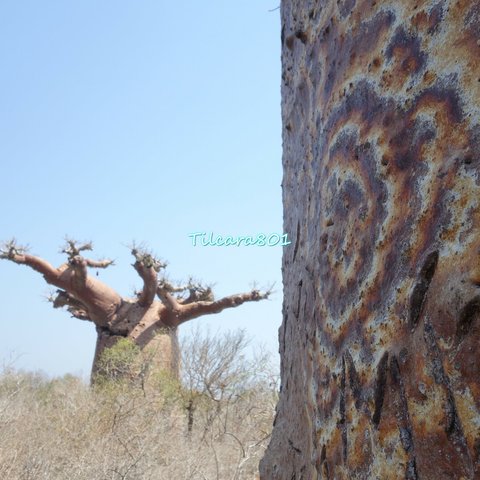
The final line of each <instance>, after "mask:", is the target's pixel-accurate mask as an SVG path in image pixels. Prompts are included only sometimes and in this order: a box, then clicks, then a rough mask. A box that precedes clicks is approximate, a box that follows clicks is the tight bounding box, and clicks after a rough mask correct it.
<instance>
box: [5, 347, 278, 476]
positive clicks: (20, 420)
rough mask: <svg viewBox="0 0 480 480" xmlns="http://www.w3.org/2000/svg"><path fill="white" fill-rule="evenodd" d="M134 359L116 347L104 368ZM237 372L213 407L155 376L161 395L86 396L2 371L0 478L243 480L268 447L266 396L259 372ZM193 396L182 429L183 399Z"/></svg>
mask: <svg viewBox="0 0 480 480" xmlns="http://www.w3.org/2000/svg"><path fill="white" fill-rule="evenodd" d="M135 353H138V352H136V350H135V349H132V348H131V345H128V344H123V345H120V347H119V348H118V349H116V348H115V349H114V351H113V352H112V351H111V352H110V353H109V355H108V356H107V360H106V364H108V365H109V366H111V367H112V368H119V367H121V368H123V367H124V366H128V365H130V366H131V363H130V361H131V360H132V358H134V357H135V355H134V354H135ZM205 359H206V360H205V361H206V362H207V364H208V362H211V361H212V360H211V359H210V360H208V355H207V357H205ZM242 362H244V363H243V365H244V370H245V371H244V372H243V373H242V375H240V377H241V378H242V382H241V384H238V385H237V386H236V387H235V388H231V389H230V390H228V395H224V398H222V399H220V398H218V397H217V396H214V397H212V396H211V395H209V394H208V391H206V390H205V389H204V388H203V387H204V386H202V383H201V382H200V383H198V384H196V387H195V388H191V386H188V385H180V384H179V383H178V382H177V381H175V380H174V379H171V378H170V377H168V376H162V375H163V374H158V384H159V385H160V386H162V387H161V388H159V389H158V391H156V392H150V391H149V392H145V391H144V390H142V388H138V386H135V385H132V384H129V383H128V382H124V381H119V382H109V383H105V384H104V385H103V386H102V387H99V388H90V387H89V386H88V385H87V384H85V383H84V382H83V381H81V380H80V379H79V378H77V377H74V376H72V375H66V376H64V377H61V378H54V379H50V378H48V377H46V376H45V375H42V374H37V373H27V372H20V371H15V370H11V369H10V370H5V371H4V372H3V373H2V374H1V375H0V478H1V479H3V480H33V479H40V478H44V479H49V480H67V479H68V480H97V479H98V480H107V479H108V480H110V479H111V480H114V479H124V480H148V479H152V480H157V479H170V478H172V479H173V478H174V479H177V478H178V479H191V480H196V479H199V480H200V479H202V480H210V479H212V480H213V479H215V480H220V479H221V480H225V479H232V480H234V479H235V480H243V479H249V480H252V479H253V478H254V476H255V475H256V474H257V465H258V462H259V460H260V458H261V456H262V455H263V452H264V449H265V447H266V443H267V442H268V438H269V434H270V430H271V426H272V421H273V415H274V407H275V398H276V390H275V387H274V386H273V387H272V386H269V384H268V382H265V381H264V377H265V375H270V374H269V372H268V371H267V370H266V369H262V372H259V371H256V372H254V371H252V370H251V369H250V367H251V365H250V364H249V363H248V362H246V361H245V360H242ZM242 362H240V366H241V364H242ZM238 366H239V365H237V367H238ZM235 372H237V373H239V371H238V370H235ZM245 372H249V373H248V375H244V373H245ZM262 375H263V377H262ZM240 377H239V378H240ZM209 378H210V377H209ZM222 378H223V380H222V383H221V385H223V384H224V380H225V378H224V377H222ZM227 380H228V379H227ZM221 385H220V387H221V388H224V387H222V386H221ZM195 389H197V390H195ZM225 389H226V386H225ZM225 391H226V390H225ZM215 392H216V393H215V395H216V394H217V393H218V390H215ZM197 394H198V399H197V397H195V398H196V400H195V421H194V422H193V424H191V425H190V427H189V421H188V410H187V409H186V408H185V407H186V405H188V401H187V402H186V399H187V400H188V398H189V395H194V396H195V395H197ZM197 400H198V401H197Z"/></svg>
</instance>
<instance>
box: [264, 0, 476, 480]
mask: <svg viewBox="0 0 480 480" xmlns="http://www.w3.org/2000/svg"><path fill="white" fill-rule="evenodd" d="M281 14H282V63H283V72H282V115H283V126H284V130H283V142H284V156H283V165H284V180H283V201H284V210H285V220H284V221H285V231H286V232H288V233H290V235H291V237H292V238H293V239H295V242H294V243H293V244H292V245H291V247H289V248H288V249H285V251H284V256H283V275H284V294H285V299H284V312H283V315H284V316H283V323H282V326H281V329H280V332H279V336H280V353H281V358H282V390H281V396H280V402H279V405H278V411H277V417H276V421H275V426H274V431H273V436H272V440H271V444H270V446H269V448H268V450H267V453H266V456H265V458H264V459H263V461H262V463H261V472H262V478H263V479H265V480H270V479H288V480H291V479H297V480H298V479H305V480H310V479H331V480H333V479H348V480H351V479H365V480H369V479H382V480H385V479H403V478H407V479H422V480H424V479H435V480H441V479H445V480H447V479H448V480H452V479H474V478H480V413H479V408H480V362H479V361H478V346H479V341H480V288H479V286H480V256H479V253H480V252H479V248H480V211H479V199H480V105H479V103H480V102H479V101H480V4H479V3H478V1H474V0H465V1H442V0H435V1H419V2H410V1H406V0H395V1H393V0H392V1H377V2H375V1H355V0H343V1H331V0H328V1H327V0H326V1H320V2H314V1H304V0H302V1H300V0H282V5H281Z"/></svg>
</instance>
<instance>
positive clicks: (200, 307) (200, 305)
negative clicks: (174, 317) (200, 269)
mask: <svg viewBox="0 0 480 480" xmlns="http://www.w3.org/2000/svg"><path fill="white" fill-rule="evenodd" d="M270 294H271V291H270V290H267V291H266V292H263V293H262V292H260V291H259V290H252V291H251V292H248V293H240V294H237V295H231V296H229V297H224V298H221V299H220V300H216V301H213V302H208V301H198V302H193V303H189V304H186V305H182V310H181V314H180V323H183V322H186V321H188V320H192V319H193V318H197V317H199V316H201V315H210V314H213V313H220V312H221V311H223V310H225V309H226V308H234V307H238V306H239V305H242V303H245V302H258V301H260V300H264V299H266V298H268V297H269V295H270Z"/></svg>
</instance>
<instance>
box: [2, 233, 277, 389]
mask: <svg viewBox="0 0 480 480" xmlns="http://www.w3.org/2000/svg"><path fill="white" fill-rule="evenodd" d="M91 249H92V245H91V244H90V243H86V244H83V245H78V244H77V243H76V242H74V241H72V240H68V241H67V246H66V247H65V248H64V250H63V252H64V253H65V254H67V256H68V260H67V262H66V263H64V264H63V265H61V266H60V267H58V268H55V267H53V266H52V265H51V264H50V263H48V262H47V261H45V260H44V259H42V258H40V257H37V256H33V255H29V254H27V253H26V251H25V249H24V248H22V247H20V246H19V245H17V243H16V242H15V241H14V240H12V241H10V242H7V243H6V244H5V245H4V246H3V247H2V248H0V259H6V260H10V261H12V262H15V263H17V264H20V265H26V266H28V267H30V268H32V269H33V270H36V271H37V272H39V273H41V274H42V275H43V277H44V278H45V280H46V282H47V283H49V284H50V285H54V286H55V287H57V288H58V290H57V292H56V295H55V296H54V297H52V298H51V301H52V303H53V306H54V307H55V308H61V307H66V309H67V310H68V311H69V312H70V314H71V315H72V316H73V317H75V318H78V319H81V320H86V321H90V322H92V323H93V324H94V325H95V327H96V330H97V346H96V349H95V358H94V361H93V367H92V380H95V378H96V376H97V375H98V374H102V375H103V376H105V375H107V376H108V375H109V374H112V375H113V376H114V377H115V378H116V377H117V376H118V374H119V373H121V372H120V370H121V369H118V368H110V369H108V368H105V360H106V357H105V353H106V350H107V349H111V348H112V347H114V346H116V345H117V344H118V342H119V340H122V339H128V340H129V341H130V342H128V344H129V345H130V344H131V345H132V346H133V347H135V349H136V350H138V351H139V352H142V354H143V355H142V359H143V360H142V362H144V363H145V361H147V360H148V365H146V367H147V368H149V370H152V369H153V370H155V371H159V370H167V371H169V372H170V373H172V374H173V375H174V376H178V373H179V348H178V338H177V327H178V326H179V325H181V324H182V323H184V322H186V321H189V320H192V319H194V318H197V317H200V316H203V315H209V314H213V313H219V312H221V311H222V310H224V309H226V308H234V307H238V306H239V305H241V304H242V303H244V302H251V301H259V300H262V299H265V298H267V297H268V296H269V294H270V291H267V292H264V293H261V292H259V291H258V290H252V291H250V292H247V293H241V294H236V295H231V296H229V297H224V298H221V299H219V300H214V298H213V292H212V290H211V288H210V287H203V286H202V285H200V284H197V283H194V282H192V281H190V282H189V283H188V284H187V285H186V286H183V287H174V286H172V285H171V284H170V283H169V282H168V281H166V280H165V278H163V277H162V278H159V271H160V270H163V269H164V268H165V267H166V264H163V263H162V262H160V261H159V260H157V259H156V258H155V257H153V256H152V255H151V254H149V253H148V252H146V251H140V250H138V249H137V248H135V247H133V248H132V255H133V256H134V257H135V263H134V264H133V267H134V268H135V270H136V271H137V273H138V275H139V276H140V277H141V279H142V280H143V288H142V290H141V291H140V292H137V293H136V297H135V298H126V297H122V296H120V295H119V294H118V293H117V292H116V291H114V290H113V289H112V288H110V287H109V286H108V285H106V284H104V283H103V282H101V281H100V280H99V279H98V278H96V277H95V276H91V275H89V273H88V268H107V267H108V266H110V265H111V264H112V263H113V262H112V261H110V260H101V261H96V260H91V259H89V258H85V257H84V256H83V254H82V252H83V251H86V250H91ZM120 345H121V344H120ZM136 350H131V349H130V350H129V349H127V350H126V351H127V353H128V352H132V351H136ZM116 353H117V356H118V354H119V353H122V351H121V350H120V351H119V352H116ZM109 358H110V359H111V358H112V355H110V357H109ZM113 358H114V359H115V356H114V355H113ZM126 358H129V357H128V356H127V357H126ZM117 360H118V359H117ZM120 360H125V358H123V359H122V358H120ZM114 363H115V362H114ZM144 370H145V369H143V367H142V371H140V372H139V374H141V375H144V374H145V373H146V372H145V371H144ZM129 374H130V372H129ZM142 381H143V380H142Z"/></svg>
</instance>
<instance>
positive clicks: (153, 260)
mask: <svg viewBox="0 0 480 480" xmlns="http://www.w3.org/2000/svg"><path fill="white" fill-rule="evenodd" d="M131 252H132V255H133V256H134V257H135V260H136V261H137V262H140V263H142V264H143V265H145V267H147V268H150V267H152V268H153V269H154V270H155V271H156V272H159V271H160V270H161V269H162V268H165V267H166V266H167V263H166V262H162V261H160V260H159V259H158V258H157V257H156V256H155V255H153V254H152V253H151V252H149V251H147V250H146V249H145V248H140V247H136V246H135V244H134V245H133V246H132V249H131Z"/></svg>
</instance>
